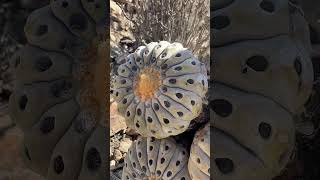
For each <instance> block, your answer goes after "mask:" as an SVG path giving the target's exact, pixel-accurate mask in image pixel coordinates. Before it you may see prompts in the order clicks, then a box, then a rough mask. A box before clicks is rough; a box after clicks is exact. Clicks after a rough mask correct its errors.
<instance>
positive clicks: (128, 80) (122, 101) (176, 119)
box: [111, 41, 208, 138]
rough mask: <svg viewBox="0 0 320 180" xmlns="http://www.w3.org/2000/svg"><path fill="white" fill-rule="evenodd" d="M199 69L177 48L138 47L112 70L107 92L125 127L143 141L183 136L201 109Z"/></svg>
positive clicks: (203, 84)
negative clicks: (134, 130)
mask: <svg viewBox="0 0 320 180" xmlns="http://www.w3.org/2000/svg"><path fill="white" fill-rule="evenodd" d="M207 89H208V83H207V72H206V69H205V65H204V64H203V63H201V62H200V61H199V60H197V58H195V57H194V56H193V55H192V53H191V52H190V51H188V50H187V49H185V48H183V47H182V45H181V44H179V43H172V44H170V43H169V42H166V41H161V42H159V43H156V42H152V43H150V44H148V45H146V46H141V47H139V48H138V49H137V50H136V51H135V52H134V53H132V54H129V55H128V56H127V61H126V62H125V63H124V64H122V65H121V66H120V67H119V68H118V75H117V77H116V78H115V80H114V88H113V89H112V90H111V93H112V94H113V97H114V99H115V100H116V101H117V102H118V103H119V105H118V107H119V112H120V113H121V114H122V115H123V116H125V118H126V123H127V125H128V126H129V127H131V128H134V129H136V130H137V132H138V133H139V134H141V135H142V136H145V137H151V136H152V137H156V138H165V137H168V136H173V135H177V134H180V133H182V132H184V131H185V130H186V129H187V128H188V126H189V124H190V121H191V120H192V119H194V118H195V117H197V116H198V115H199V113H200V112H201V110H202V103H203V98H204V96H205V94H206V92H207Z"/></svg>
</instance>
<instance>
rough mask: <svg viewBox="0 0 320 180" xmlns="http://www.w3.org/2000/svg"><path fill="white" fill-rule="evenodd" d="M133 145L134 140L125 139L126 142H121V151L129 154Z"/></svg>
mask: <svg viewBox="0 0 320 180" xmlns="http://www.w3.org/2000/svg"><path fill="white" fill-rule="evenodd" d="M131 144H132V140H131V139H129V138H124V140H123V141H121V142H120V147H119V150H120V151H121V152H124V153H126V152H128V149H129V148H130V146H131Z"/></svg>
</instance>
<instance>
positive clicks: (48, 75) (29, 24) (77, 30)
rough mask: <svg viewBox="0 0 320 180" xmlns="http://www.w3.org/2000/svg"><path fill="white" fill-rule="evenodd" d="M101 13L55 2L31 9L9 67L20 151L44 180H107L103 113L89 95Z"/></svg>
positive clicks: (91, 6)
mask: <svg viewBox="0 0 320 180" xmlns="http://www.w3.org/2000/svg"><path fill="white" fill-rule="evenodd" d="M106 6H107V5H106V2H105V1H103V0H96V1H90V2H89V1H81V0H54V1H51V3H50V4H48V5H47V6H44V7H42V8H40V9H37V10H35V11H34V12H33V13H31V14H30V16H29V17H28V19H27V21H26V24H25V28H24V30H25V34H26V38H27V40H28V43H27V44H26V45H25V46H24V47H23V48H22V49H21V50H20V51H19V52H17V53H16V54H15V55H14V56H13V58H12V60H11V65H12V66H13V67H14V73H15V76H16V82H15V89H14V92H13V94H12V95H11V97H10V102H9V106H10V107H9V109H10V116H11V117H12V119H13V121H14V122H15V123H16V124H17V125H18V126H19V127H20V128H21V129H22V130H23V132H24V147H22V150H21V152H22V154H23V157H24V158H25V162H26V164H27V166H28V167H29V168H31V169H32V170H33V171H35V172H37V173H39V174H41V175H42V176H43V177H45V178H46V179H48V180H55V179H59V180H64V179H65V180H67V179H68V180H76V179H83V180H85V179H88V177H90V179H101V180H102V179H106V171H105V170H106V165H107V162H106V161H107V159H106V158H107V149H106V148H107V146H106V141H105V137H106V135H107V134H106V131H105V127H104V125H103V124H102V123H100V122H101V119H105V116H104V115H103V113H104V111H105V107H104V104H102V101H99V98H98V96H97V95H96V93H97V92H96V91H95V88H94V83H95V81H96V79H97V76H96V74H95V70H96V64H100V61H101V60H100V59H99V58H97V57H98V47H100V43H101V42H100V41H99V40H98V39H99V38H98V36H99V35H98V32H97V29H96V28H97V24H98V23H97V22H99V23H100V22H102V21H105V18H106V17H107V15H106V13H105V12H106V11H105V10H106ZM105 60H106V59H105V58H104V59H103V63H105ZM100 99H103V98H102V97H101V98H100ZM102 109H104V110H103V113H102V111H101V110H102Z"/></svg>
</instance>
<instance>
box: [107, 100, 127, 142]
mask: <svg viewBox="0 0 320 180" xmlns="http://www.w3.org/2000/svg"><path fill="white" fill-rule="evenodd" d="M126 129H127V125H126V122H125V119H124V117H122V116H121V115H120V114H119V113H118V111H117V103H116V102H113V103H112V104H111V106H110V136H113V135H114V134H116V133H118V132H120V131H122V130H123V131H125V130H126Z"/></svg>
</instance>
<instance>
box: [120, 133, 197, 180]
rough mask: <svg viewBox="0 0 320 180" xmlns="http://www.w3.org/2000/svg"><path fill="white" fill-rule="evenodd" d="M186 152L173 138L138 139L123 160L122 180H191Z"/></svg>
mask: <svg viewBox="0 0 320 180" xmlns="http://www.w3.org/2000/svg"><path fill="white" fill-rule="evenodd" d="M188 157H189V154H188V152H187V150H186V149H185V148H184V147H182V146H181V145H178V144H177V143H176V142H175V140H174V139H173V138H170V137H169V138H165V139H161V140H159V139H156V138H154V137H148V138H145V137H141V136H140V137H139V138H138V139H137V140H136V141H135V142H134V143H133V144H132V146H131V147H130V148H129V152H128V154H127V156H126V157H125V160H124V164H125V165H124V168H123V173H122V179H123V180H129V179H139V180H144V179H149V180H154V179H168V180H169V179H177V180H188V179H191V178H190V176H189V173H188V168H187V163H188Z"/></svg>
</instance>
